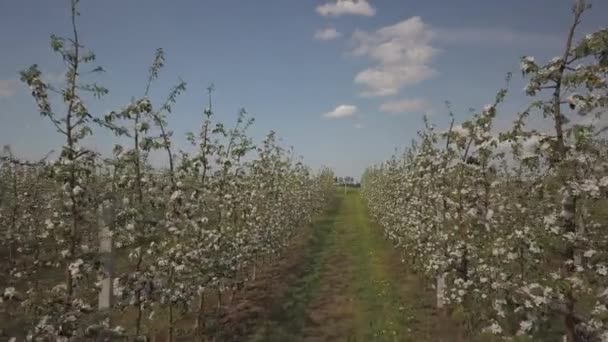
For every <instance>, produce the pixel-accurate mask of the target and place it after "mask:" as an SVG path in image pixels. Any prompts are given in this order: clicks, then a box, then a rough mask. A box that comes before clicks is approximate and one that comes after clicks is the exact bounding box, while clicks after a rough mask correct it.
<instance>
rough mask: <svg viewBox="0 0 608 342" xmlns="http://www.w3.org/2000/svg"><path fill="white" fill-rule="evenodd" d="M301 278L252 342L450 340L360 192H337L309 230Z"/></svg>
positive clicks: (426, 292)
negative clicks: (376, 223)
mask: <svg viewBox="0 0 608 342" xmlns="http://www.w3.org/2000/svg"><path fill="white" fill-rule="evenodd" d="M306 248H307V250H306V251H305V253H304V256H303V257H302V260H301V261H300V262H301V263H304V266H303V267H302V268H301V274H299V275H298V277H297V278H296V280H294V281H293V283H292V284H289V288H288V290H287V291H285V293H283V294H282V295H281V298H276V299H275V301H274V303H273V304H272V306H271V312H270V313H269V315H268V318H267V319H266V320H265V321H264V322H261V323H260V324H258V328H257V329H256V332H255V333H254V334H253V335H252V337H251V340H254V341H452V340H453V338H454V335H453V333H454V332H453V331H450V329H449V324H448V325H445V324H443V322H439V321H440V320H438V319H437V317H436V316H434V310H433V308H432V304H431V298H432V296H431V294H430V293H429V290H428V289H425V287H424V286H423V285H422V283H421V282H420V280H419V279H417V277H415V276H414V275H412V274H410V273H408V272H407V270H406V266H405V265H404V264H402V263H401V262H400V258H399V256H398V254H397V252H396V251H395V250H394V249H393V248H392V246H390V244H389V243H388V242H387V241H385V240H384V239H383V237H382V234H381V232H380V230H379V229H378V228H377V227H376V226H375V225H374V224H373V223H372V222H371V221H370V218H369V216H368V213H367V210H366V208H365V206H364V204H363V201H362V199H361V196H360V194H359V192H358V191H355V190H351V191H349V192H348V193H347V194H342V193H339V194H338V195H337V198H336V202H335V203H334V205H333V207H332V209H331V210H329V211H328V213H327V214H326V215H325V216H324V217H323V218H322V219H320V220H319V221H318V222H317V223H316V224H315V225H314V227H313V232H312V236H311V238H310V240H309V241H308V244H307V246H306Z"/></svg>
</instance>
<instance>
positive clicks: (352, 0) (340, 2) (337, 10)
mask: <svg viewBox="0 0 608 342" xmlns="http://www.w3.org/2000/svg"><path fill="white" fill-rule="evenodd" d="M317 13H319V14H320V15H322V16H324V17H327V16H330V17H338V16H341V15H346V14H350V15H362V16H366V17H371V16H373V15H374V14H376V9H374V8H373V7H372V6H371V5H370V4H369V3H368V2H367V0H336V1H335V2H328V3H326V4H323V5H319V6H317Z"/></svg>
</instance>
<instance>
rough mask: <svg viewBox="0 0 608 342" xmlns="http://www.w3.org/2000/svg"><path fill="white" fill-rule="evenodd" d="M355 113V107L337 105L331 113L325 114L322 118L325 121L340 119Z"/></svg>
mask: <svg viewBox="0 0 608 342" xmlns="http://www.w3.org/2000/svg"><path fill="white" fill-rule="evenodd" d="M356 113H357V106H352V105H339V106H338V107H336V109H334V110H332V111H331V112H327V113H325V114H323V115H322V116H323V117H324V118H326V119H341V118H347V117H349V116H353V115H355V114H356Z"/></svg>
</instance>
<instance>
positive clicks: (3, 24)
mask: <svg viewBox="0 0 608 342" xmlns="http://www.w3.org/2000/svg"><path fill="white" fill-rule="evenodd" d="M571 3H572V2H571V1H570V0H510V1H503V0H459V1H443V0H426V1H414V0H377V1H372V0H368V1H367V2H366V1H363V0H360V1H359V2H358V3H357V4H352V3H347V2H339V3H336V2H335V1H333V0H310V1H302V0H297V1H296V0H264V1H244V0H205V1H195V0H181V1H166V0H165V1H161V0H149V1H145V2H144V1H124V0H120V1H119V0H104V1H92V0H82V1H81V9H80V10H81V13H82V15H81V17H80V18H79V28H80V33H81V39H82V41H84V44H85V45H86V46H87V47H89V48H91V49H92V50H93V51H94V52H95V53H96V55H97V63H98V64H99V65H102V66H103V67H104V68H105V69H106V71H107V72H106V73H105V74H103V75H101V76H100V77H98V78H96V79H95V81H96V82H99V83H101V84H103V85H104V86H106V87H107V88H109V90H110V93H109V95H108V96H107V97H106V98H105V99H103V100H101V101H92V102H89V103H88V105H89V109H90V110H91V111H92V112H94V113H100V114H102V113H103V112H106V111H108V110H112V109H117V108H119V107H122V106H124V105H125V104H127V103H128V102H129V100H130V99H131V97H133V96H141V95H142V93H143V90H144V89H143V88H144V82H145V78H146V72H147V68H148V64H149V63H150V62H151V60H152V57H153V54H154V51H155V49H156V48H158V47H162V48H163V49H164V50H165V53H166V68H165V69H164V70H163V72H162V74H161V78H160V79H159V80H158V82H156V83H155V85H154V88H153V91H152V98H153V99H156V101H160V100H161V99H162V98H163V95H164V94H165V93H166V92H167V90H168V89H169V88H170V87H171V86H172V85H173V84H175V83H176V81H177V79H178V77H181V78H183V79H184V80H185V81H186V82H187V83H188V91H187V92H186V93H185V94H184V95H183V96H182V97H181V98H180V99H179V102H178V104H177V105H176V106H174V113H173V114H172V117H171V119H170V126H171V128H172V129H173V131H174V132H175V137H176V139H175V141H176V144H178V146H180V147H181V146H185V139H184V134H185V133H186V132H187V131H191V130H194V131H196V129H197V128H198V127H199V124H200V120H201V112H202V108H203V107H204V102H205V97H204V96H203V94H204V91H205V88H206V87H207V86H208V85H209V84H210V83H212V82H213V83H214V84H215V86H216V92H215V94H214V98H215V109H216V113H217V116H218V118H219V119H220V120H222V121H224V122H227V123H230V122H232V120H233V119H234V118H235V117H236V113H237V112H238V110H239V108H241V107H244V108H246V109H247V111H248V112H249V113H251V114H252V115H253V116H254V117H255V118H256V124H255V126H254V128H253V129H252V134H253V135H254V137H256V138H258V139H261V138H262V136H263V135H264V134H265V133H266V132H268V131H269V130H276V131H277V132H278V134H279V136H280V137H282V139H283V141H284V143H285V144H286V145H291V146H293V147H294V148H295V150H296V152H297V153H298V154H300V155H302V156H303V157H304V161H305V162H306V163H308V164H309V165H311V166H313V167H315V168H317V167H319V166H321V165H327V166H329V167H331V168H333V169H334V170H335V171H336V172H337V173H338V174H339V175H352V176H355V177H358V176H359V175H360V174H361V172H362V171H363V170H364V168H365V167H366V166H369V165H371V164H373V163H376V162H379V161H382V160H384V159H386V158H387V157H388V156H390V154H391V153H393V152H394V150H395V148H402V147H404V146H406V145H408V144H409V142H410V141H411V140H412V139H413V138H415V135H416V131H417V130H418V129H419V128H420V127H421V123H422V121H421V117H422V114H423V113H427V114H429V115H430V117H431V120H432V121H433V122H435V123H436V124H437V125H438V126H446V125H447V121H448V119H447V114H446V110H445V107H444V105H443V103H444V101H445V100H449V101H450V102H451V103H452V106H453V110H454V111H455V113H456V116H457V118H458V119H463V118H466V117H467V115H468V109H469V108H471V107H474V108H480V107H481V106H483V105H484V104H486V103H489V102H491V100H492V98H493V96H494V94H495V92H496V90H497V89H499V88H500V87H501V86H503V84H504V81H503V79H504V77H505V74H506V73H507V72H509V71H511V72H514V77H513V82H512V83H511V87H510V89H511V94H510V95H509V98H508V100H507V102H506V103H505V105H504V106H503V107H502V110H501V111H500V114H499V124H504V125H507V123H508V122H510V121H511V119H512V117H513V113H514V112H516V111H517V110H518V109H519V108H522V107H523V105H524V104H525V103H526V102H527V101H528V100H527V99H526V98H525V97H523V91H522V89H523V86H524V83H523V81H522V78H521V76H520V74H519V73H518V65H519V57H520V56H522V55H533V56H536V58H537V59H541V60H542V59H545V58H551V57H554V56H557V55H559V54H561V52H560V50H561V46H562V41H563V38H564V36H565V33H566V30H567V28H568V25H569V23H570V20H571V17H570V6H571ZM593 5H594V7H593V9H592V10H591V11H590V12H588V13H587V14H586V16H585V17H584V22H583V24H582V25H581V28H580V30H579V33H580V34H579V36H580V35H583V34H585V33H589V32H591V31H594V30H596V29H598V28H600V27H601V26H602V25H605V24H606V13H608V2H607V1H599V0H596V1H594V2H593ZM68 32H69V17H68V2H67V1H63V0H52V1H35V0H23V1H16V0H15V1H9V0H3V1H0V46H2V53H1V56H2V58H0V144H10V145H12V147H13V149H14V151H15V152H16V153H17V154H18V155H19V156H22V157H25V158H37V157H39V156H42V155H44V154H45V153H46V152H47V151H48V150H50V149H56V148H57V147H58V146H60V145H61V141H60V138H59V137H58V136H57V134H56V133H55V132H54V130H53V129H52V128H51V126H50V125H49V124H48V123H47V122H46V121H45V120H44V119H43V118H40V117H39V115H38V114H37V113H36V108H35V103H34V101H33V99H32V98H31V97H30V96H29V94H28V91H27V89H26V88H25V86H23V85H22V84H21V83H20V82H19V81H18V71H19V70H21V69H24V68H26V67H27V66H29V65H30V64H33V63H37V64H39V65H40V67H41V69H42V70H43V72H46V73H47V75H48V76H47V79H49V80H51V81H52V82H57V80H58V79H59V75H61V73H62V72H63V71H64V70H65V68H64V66H63V65H62V64H61V62H60V60H59V58H58V57H57V56H56V55H54V54H53V53H52V51H51V50H50V48H49V43H48V42H49V36H50V34H51V33H55V34H58V35H67V34H68ZM114 142H116V138H114V137H112V136H110V135H107V134H99V135H97V136H96V137H95V138H94V139H92V140H91V141H90V142H89V144H90V145H91V146H93V147H94V148H96V149H98V150H99V151H102V152H104V151H108V150H109V149H110V148H111V146H112V144H113V143H114Z"/></svg>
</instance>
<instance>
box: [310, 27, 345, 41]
mask: <svg viewBox="0 0 608 342" xmlns="http://www.w3.org/2000/svg"><path fill="white" fill-rule="evenodd" d="M341 35H342V33H340V32H338V31H336V29H335V28H333V27H328V28H325V29H322V30H318V31H317V32H315V39H316V40H332V39H336V38H338V37H340V36H341Z"/></svg>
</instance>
